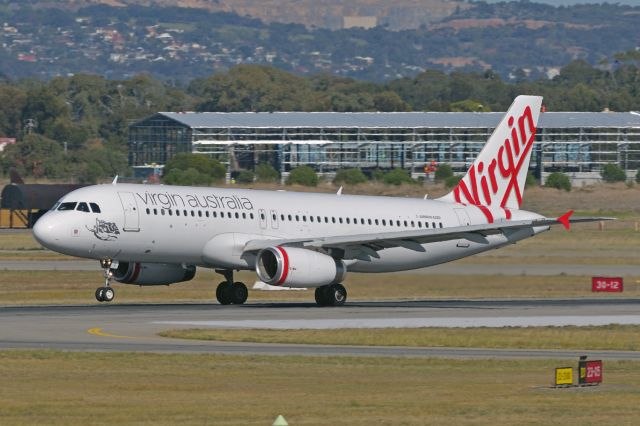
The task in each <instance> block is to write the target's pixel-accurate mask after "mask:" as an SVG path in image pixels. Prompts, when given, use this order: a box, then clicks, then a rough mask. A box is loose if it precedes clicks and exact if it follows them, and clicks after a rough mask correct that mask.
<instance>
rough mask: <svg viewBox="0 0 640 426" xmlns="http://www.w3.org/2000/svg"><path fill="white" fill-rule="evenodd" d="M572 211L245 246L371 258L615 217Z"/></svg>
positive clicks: (567, 226)
mask: <svg viewBox="0 0 640 426" xmlns="http://www.w3.org/2000/svg"><path fill="white" fill-rule="evenodd" d="M572 213H573V211H570V212H567V213H566V214H564V215H563V216H560V217H558V218H542V219H535V220H518V221H504V222H497V223H491V224H482V225H468V226H456V227H452V228H435V229H414V230H410V231H395V232H379V233H367V234H355V235H336V236H327V237H310V238H295V239H271V240H269V239H267V240H251V241H248V242H247V243H246V245H245V247H244V252H255V251H259V250H262V249H264V248H267V247H272V246H295V247H302V248H309V249H312V250H313V249H316V250H318V249H341V250H343V251H344V253H345V255H344V256H343V258H344V259H353V258H360V259H363V260H369V258H370V257H375V258H378V257H379V256H378V254H377V251H378V250H382V249H385V248H391V247H404V248H407V249H410V250H414V251H418V252H424V251H425V249H424V247H423V246H422V244H425V243H433V242H440V241H449V240H458V239H465V240H468V241H471V242H476V243H480V244H488V241H487V239H486V237H487V236H488V235H493V234H502V233H507V232H509V231H517V230H519V229H526V228H534V227H539V226H550V225H558V224H562V225H563V226H564V227H565V228H567V229H569V226H570V224H571V223H581V222H594V221H602V220H613V218H608V217H576V218H571V217H570V216H571V214H572Z"/></svg>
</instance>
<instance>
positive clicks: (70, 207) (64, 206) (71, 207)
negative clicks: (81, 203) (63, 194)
mask: <svg viewBox="0 0 640 426" xmlns="http://www.w3.org/2000/svg"><path fill="white" fill-rule="evenodd" d="M76 204H78V203H76V202H67V203H61V204H60V207H58V210H59V211H62V210H75V209H76Z"/></svg>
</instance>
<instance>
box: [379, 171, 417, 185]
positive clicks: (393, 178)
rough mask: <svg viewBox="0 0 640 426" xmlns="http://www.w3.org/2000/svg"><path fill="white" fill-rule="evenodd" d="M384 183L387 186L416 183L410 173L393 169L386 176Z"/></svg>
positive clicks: (383, 179)
mask: <svg viewBox="0 0 640 426" xmlns="http://www.w3.org/2000/svg"><path fill="white" fill-rule="evenodd" d="M382 181H383V182H384V183H386V184H387V185H398V186H399V185H402V184H403V183H415V182H414V180H413V179H411V176H410V175H409V172H407V171H406V170H403V169H393V170H391V171H389V172H387V173H385V174H384V177H383V178H382Z"/></svg>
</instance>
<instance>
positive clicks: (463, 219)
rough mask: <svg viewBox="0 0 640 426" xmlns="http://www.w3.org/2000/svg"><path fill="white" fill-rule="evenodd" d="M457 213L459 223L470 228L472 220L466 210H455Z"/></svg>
mask: <svg viewBox="0 0 640 426" xmlns="http://www.w3.org/2000/svg"><path fill="white" fill-rule="evenodd" d="M453 211H454V212H456V216H458V222H459V223H460V225H461V226H469V225H471V218H469V213H467V210H466V209H453Z"/></svg>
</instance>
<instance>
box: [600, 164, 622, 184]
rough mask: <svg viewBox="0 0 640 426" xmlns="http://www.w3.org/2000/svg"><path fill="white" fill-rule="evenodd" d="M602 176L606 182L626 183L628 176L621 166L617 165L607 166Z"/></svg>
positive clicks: (601, 173)
mask: <svg viewBox="0 0 640 426" xmlns="http://www.w3.org/2000/svg"><path fill="white" fill-rule="evenodd" d="M600 176H602V180H604V181H605V182H610V183H611V182H624V181H626V180H627V174H626V173H625V172H624V170H622V168H621V167H620V166H617V165H615V164H605V165H604V167H603V168H602V170H601V171H600Z"/></svg>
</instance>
